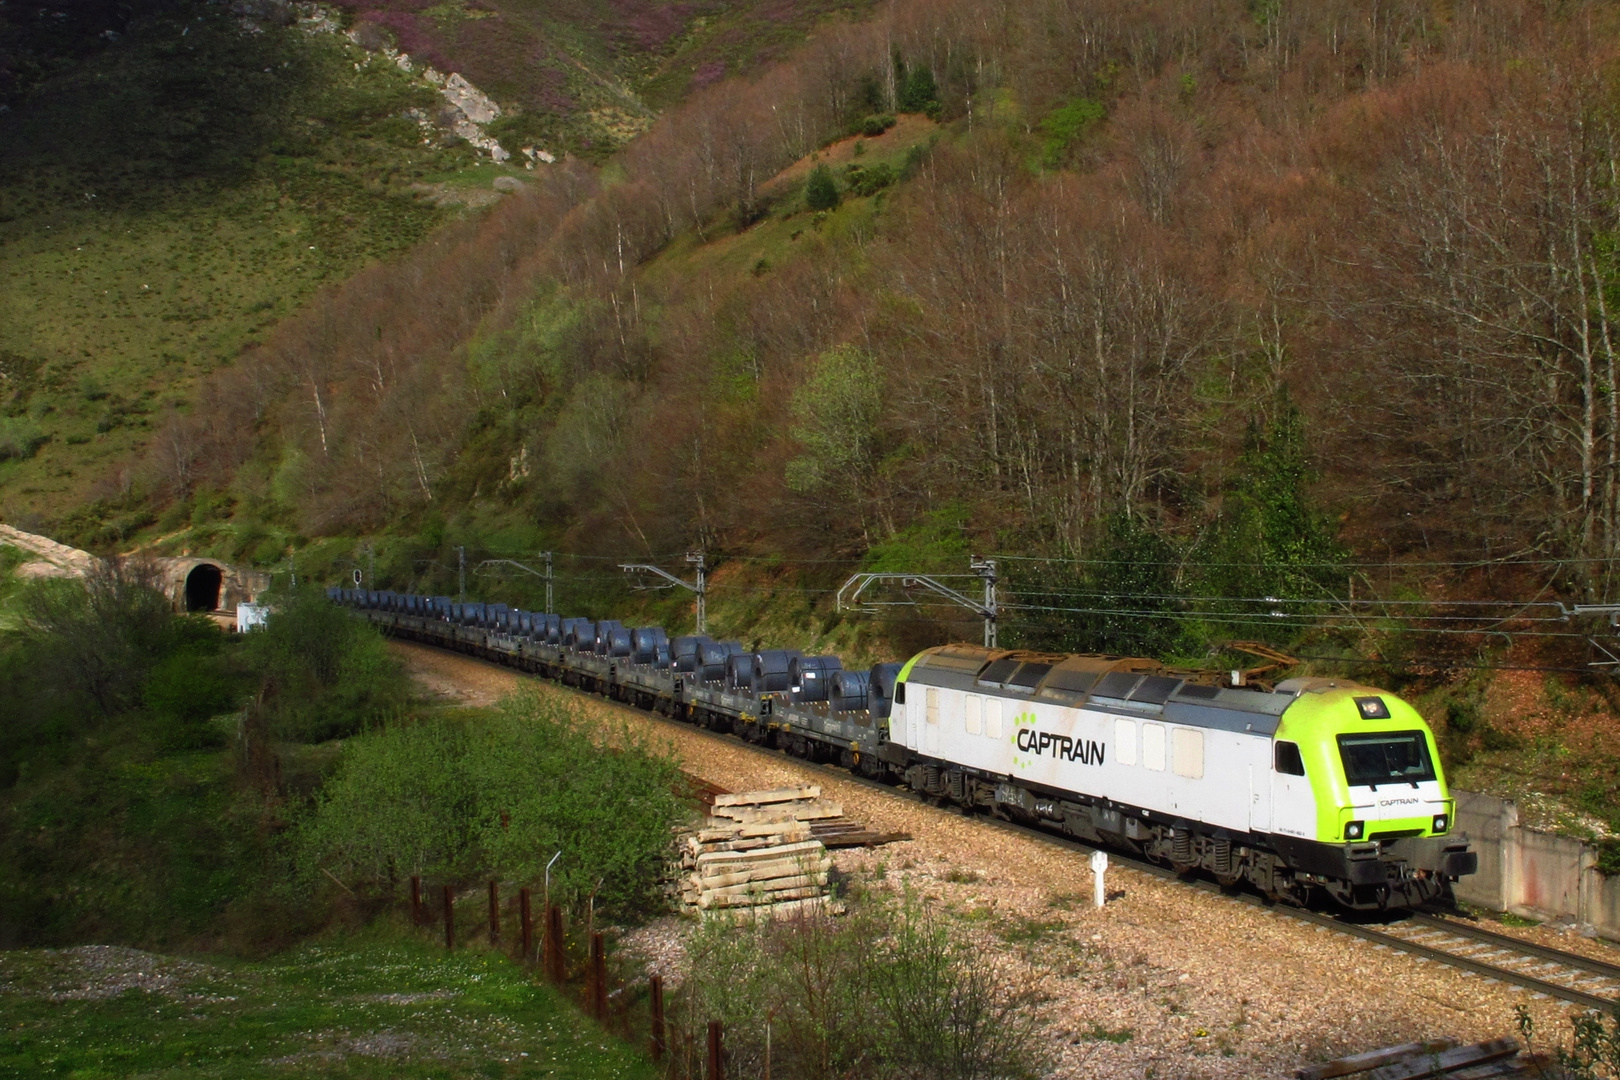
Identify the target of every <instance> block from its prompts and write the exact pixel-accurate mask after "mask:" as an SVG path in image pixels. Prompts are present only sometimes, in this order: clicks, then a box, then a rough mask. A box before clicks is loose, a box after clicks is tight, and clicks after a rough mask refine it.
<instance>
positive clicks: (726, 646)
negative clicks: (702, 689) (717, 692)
mask: <svg viewBox="0 0 1620 1080" xmlns="http://www.w3.org/2000/svg"><path fill="white" fill-rule="evenodd" d="M742 653H743V647H742V642H740V641H710V640H708V639H705V640H704V641H703V642H702V643H700V644H699V645H698V654H697V666H696V668H695V669H694V671H693V674H695V675H696V676H697V677H698V681H700V682H721V681H723V680H724V679H725V677H726V661H727V660H729V659H730V658H731V657H733V656H738V655H741V654H742Z"/></svg>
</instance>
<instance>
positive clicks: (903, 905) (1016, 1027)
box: [674, 901, 1043, 1080]
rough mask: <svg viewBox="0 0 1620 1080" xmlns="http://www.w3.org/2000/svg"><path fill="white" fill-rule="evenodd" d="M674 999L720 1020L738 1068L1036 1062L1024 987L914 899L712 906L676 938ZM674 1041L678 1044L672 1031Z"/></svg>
mask: <svg viewBox="0 0 1620 1080" xmlns="http://www.w3.org/2000/svg"><path fill="white" fill-rule="evenodd" d="M688 952H689V955H690V956H691V958H692V965H691V971H692V974H691V975H690V976H689V977H688V980H687V983H686V985H685V987H684V988H683V992H682V996H681V999H680V1001H679V1002H678V1003H677V1007H676V1009H675V1011H674V1015H675V1016H676V1018H677V1021H676V1022H677V1024H679V1025H683V1026H687V1027H688V1028H689V1029H690V1030H691V1032H692V1033H693V1034H698V1033H700V1031H701V1025H702V1023H703V1022H704V1021H705V1020H708V1019H719V1020H721V1021H722V1022H723V1023H724V1024H725V1026H726V1042H727V1052H728V1055H729V1056H730V1058H731V1060H732V1062H733V1066H734V1068H735V1069H736V1071H737V1072H738V1074H739V1075H754V1074H755V1073H757V1072H762V1071H764V1070H763V1065H764V1058H765V1053H766V1050H765V1047H766V1027H767V1024H768V1025H769V1026H770V1043H771V1047H772V1053H771V1056H772V1059H773V1060H772V1062H771V1066H772V1069H771V1071H772V1074H773V1075H780V1076H785V1077H790V1078H802V1080H831V1078H834V1077H844V1076H863V1077H873V1078H891V1077H892V1078H910V1077H930V1078H940V1080H1002V1078H1005V1080H1014V1078H1023V1077H1031V1076H1035V1075H1038V1074H1039V1073H1040V1071H1041V1066H1042V1064H1043V1051H1042V1045H1041V1042H1040V1022H1039V1020H1038V1018H1037V1017H1036V1015H1035V1011H1034V1004H1035V1001H1034V998H1033V995H1032V993H1030V992H1029V991H1027V990H1022V989H1020V988H1019V987H1017V986H1016V985H1015V984H1014V983H1013V982H1011V981H1010V980H1009V979H1008V978H1007V977H1006V976H1005V975H1004V974H1001V973H999V972H998V971H997V969H996V968H995V967H993V966H992V965H991V964H989V963H988V962H987V960H986V958H985V957H984V956H983V955H982V954H980V952H979V951H978V949H977V948H976V947H975V946H974V945H973V944H972V943H971V942H970V941H969V940H967V939H966V938H964V937H962V936H960V935H957V934H953V933H952V932H951V927H950V926H949V925H948V924H947V923H946V922H945V921H944V920H943V919H941V918H940V917H938V916H936V915H934V914H933V913H932V912H930V911H928V910H926V909H924V908H923V907H921V906H920V905H918V904H916V903H914V902H910V901H906V902H900V903H888V902H869V903H868V904H867V905H865V906H861V907H858V908H857V910H856V912H855V913H854V914H852V915H851V916H849V917H848V918H846V919H844V920H833V919H830V918H827V917H826V916H823V915H817V914H804V915H800V916H797V917H793V918H787V919H781V920H777V921H761V922H758V923H751V922H749V921H747V920H746V918H743V919H737V920H733V919H728V918H725V917H723V916H711V917H710V918H708V919H706V920H705V922H704V924H703V925H702V927H701V928H700V929H699V930H698V931H697V933H696V934H695V935H694V937H693V939H692V941H691V942H690V943H689V945H688ZM677 1045H681V1042H680V1041H677Z"/></svg>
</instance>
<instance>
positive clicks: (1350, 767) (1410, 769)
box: [1339, 731, 1434, 787]
mask: <svg viewBox="0 0 1620 1080" xmlns="http://www.w3.org/2000/svg"><path fill="white" fill-rule="evenodd" d="M1339 757H1340V759H1342V760H1343V761H1344V778H1345V779H1346V780H1348V781H1349V782H1350V786H1351V787H1363V786H1371V787H1377V786H1378V785H1379V784H1416V783H1418V782H1419V781H1421V780H1433V779H1434V762H1433V761H1431V760H1430V759H1429V744H1428V740H1426V739H1425V738H1424V737H1423V732H1421V731H1380V732H1377V733H1375V734H1370V735H1340V736H1339Z"/></svg>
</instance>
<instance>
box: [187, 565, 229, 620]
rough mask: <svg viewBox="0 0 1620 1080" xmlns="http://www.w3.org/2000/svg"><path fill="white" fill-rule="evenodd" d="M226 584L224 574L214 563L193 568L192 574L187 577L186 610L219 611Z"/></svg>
mask: <svg viewBox="0 0 1620 1080" xmlns="http://www.w3.org/2000/svg"><path fill="white" fill-rule="evenodd" d="M224 582H225V575H224V573H223V572H221V570H220V568H219V567H217V566H215V565H214V564H213V563H198V564H197V565H196V566H194V567H192V570H191V573H189V574H187V575H186V610H187V611H214V610H217V609H218V608H219V593H220V587H221V586H222V585H223V584H224Z"/></svg>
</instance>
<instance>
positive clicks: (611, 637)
mask: <svg viewBox="0 0 1620 1080" xmlns="http://www.w3.org/2000/svg"><path fill="white" fill-rule="evenodd" d="M602 640H603V642H604V652H603V655H604V656H614V657H629V655H630V631H629V630H627V629H625V628H624V627H622V626H615V627H614V628H613V629H611V630H609V631H608V632H607V636H606V637H605V638H603V639H602Z"/></svg>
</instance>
